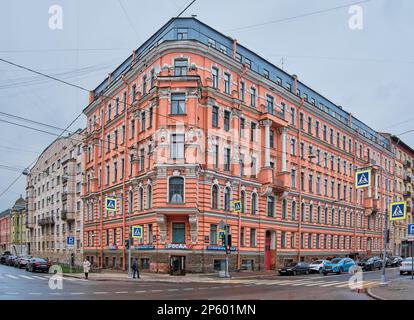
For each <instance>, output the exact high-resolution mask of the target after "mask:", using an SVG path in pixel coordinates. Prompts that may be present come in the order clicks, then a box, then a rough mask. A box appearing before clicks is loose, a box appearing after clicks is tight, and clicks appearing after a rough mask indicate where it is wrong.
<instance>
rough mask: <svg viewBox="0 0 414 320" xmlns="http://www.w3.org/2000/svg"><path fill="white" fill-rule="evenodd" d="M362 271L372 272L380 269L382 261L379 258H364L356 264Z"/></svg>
mask: <svg viewBox="0 0 414 320" xmlns="http://www.w3.org/2000/svg"><path fill="white" fill-rule="evenodd" d="M358 265H359V266H360V267H362V270H363V271H374V270H381V269H382V259H380V258H379V257H370V258H365V259H363V260H361V261H359V262H358Z"/></svg>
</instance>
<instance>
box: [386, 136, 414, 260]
mask: <svg viewBox="0 0 414 320" xmlns="http://www.w3.org/2000/svg"><path fill="white" fill-rule="evenodd" d="M385 136H388V137H389V138H390V139H391V143H392V147H393V149H394V150H393V151H394V155H395V165H394V166H395V176H394V177H395V179H394V184H395V187H394V190H395V193H394V195H393V201H395V202H400V201H406V202H407V219H406V220H403V221H394V222H392V224H391V227H390V238H391V239H390V240H391V243H392V244H393V253H394V254H395V255H401V256H404V257H408V256H410V252H411V251H410V242H408V241H407V240H408V234H407V233H408V224H409V223H414V218H413V201H414V194H413V183H414V181H413V179H414V176H413V168H414V165H413V163H414V150H413V149H412V148H411V147H410V146H408V145H407V144H406V143H404V141H402V140H401V139H400V138H398V137H396V136H393V135H390V134H386V135H385Z"/></svg>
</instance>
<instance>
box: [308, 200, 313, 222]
mask: <svg viewBox="0 0 414 320" xmlns="http://www.w3.org/2000/svg"><path fill="white" fill-rule="evenodd" d="M309 222H310V223H313V204H311V205H310V206H309Z"/></svg>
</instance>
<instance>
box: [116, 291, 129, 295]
mask: <svg viewBox="0 0 414 320" xmlns="http://www.w3.org/2000/svg"><path fill="white" fill-rule="evenodd" d="M115 293H116V294H127V293H128V291H117V292H115Z"/></svg>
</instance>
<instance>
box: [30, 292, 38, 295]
mask: <svg viewBox="0 0 414 320" xmlns="http://www.w3.org/2000/svg"><path fill="white" fill-rule="evenodd" d="M29 294H32V295H39V294H41V293H40V292H29Z"/></svg>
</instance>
